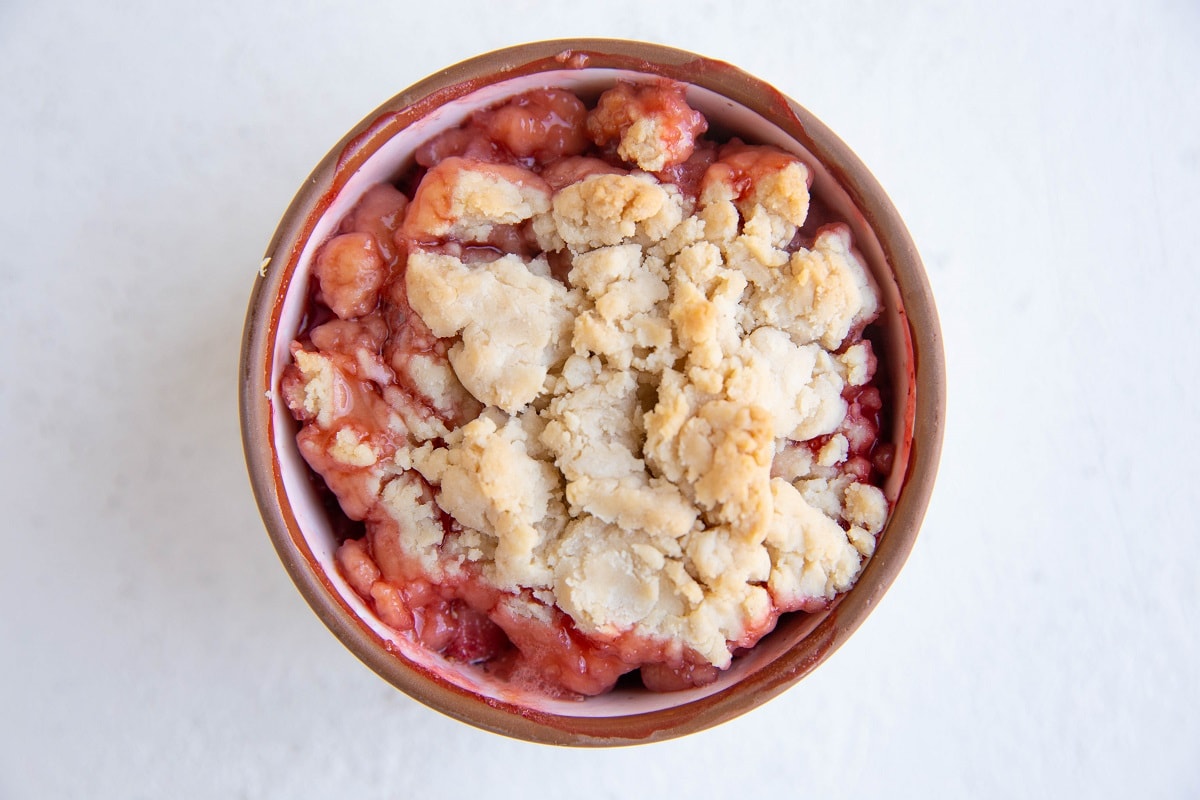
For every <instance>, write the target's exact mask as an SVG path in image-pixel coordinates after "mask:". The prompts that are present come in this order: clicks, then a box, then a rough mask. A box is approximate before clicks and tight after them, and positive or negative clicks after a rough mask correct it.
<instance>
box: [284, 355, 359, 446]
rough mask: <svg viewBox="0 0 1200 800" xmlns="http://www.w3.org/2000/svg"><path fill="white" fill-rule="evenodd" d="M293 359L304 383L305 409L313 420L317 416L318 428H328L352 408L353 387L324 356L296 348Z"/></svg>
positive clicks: (303, 401)
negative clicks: (351, 393) (351, 391)
mask: <svg viewBox="0 0 1200 800" xmlns="http://www.w3.org/2000/svg"><path fill="white" fill-rule="evenodd" d="M293 358H294V359H295V361H296V366H297V367H298V368H299V369H300V375H301V377H302V378H303V380H304V393H303V397H302V399H301V403H302V406H303V409H304V411H305V412H306V413H307V414H308V415H309V416H310V417H315V419H316V422H317V425H318V427H321V428H328V427H329V426H330V425H332V424H333V420H334V419H335V418H336V417H340V416H342V415H343V414H345V413H346V411H347V410H348V409H349V407H350V387H349V385H348V384H347V383H346V378H345V376H344V375H342V373H341V371H340V370H339V369H338V368H337V367H335V366H334V365H333V362H332V361H330V360H329V359H328V358H326V357H325V356H323V355H321V354H320V353H312V352H309V351H307V350H301V349H296V351H295V353H294V354H293Z"/></svg>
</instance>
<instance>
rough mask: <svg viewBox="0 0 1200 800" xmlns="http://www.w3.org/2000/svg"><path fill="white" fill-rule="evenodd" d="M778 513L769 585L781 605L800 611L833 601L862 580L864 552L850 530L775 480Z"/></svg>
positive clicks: (771, 533)
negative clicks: (844, 528)
mask: <svg viewBox="0 0 1200 800" xmlns="http://www.w3.org/2000/svg"><path fill="white" fill-rule="evenodd" d="M771 491H772V495H773V498H774V508H775V514H774V517H773V520H772V523H771V525H770V528H769V530H768V532H767V537H766V544H767V548H768V549H769V550H771V551H772V552H771V563H772V564H773V567H772V569H771V576H770V579H769V580H768V581H767V586H768V587H769V589H770V591H771V595H772V596H773V597H775V599H776V602H778V603H780V604H781V605H783V606H785V607H790V608H800V607H804V606H808V605H813V604H820V603H822V602H824V601H829V600H832V599H833V598H834V596H835V595H837V593H838V592H842V591H845V590H846V589H849V588H850V586H851V585H852V584H853V582H854V579H855V578H856V577H858V573H859V570H860V569H861V566H862V554H861V553H860V552H859V551H858V549H857V548H856V547H855V546H854V544H852V543H851V541H850V539H849V537H848V535H847V533H846V531H844V530H842V528H841V526H840V525H838V524H837V523H836V522H835V521H834V520H833V519H831V518H830V517H828V516H826V515H825V514H823V513H821V511H820V510H818V509H816V508H814V507H813V506H811V505H809V504H808V503H807V502H806V501H805V499H804V496H803V495H801V494H800V492H798V491H796V489H795V488H794V487H793V486H792V485H791V484H789V483H787V482H786V481H783V480H779V479H776V480H774V481H772V482H771Z"/></svg>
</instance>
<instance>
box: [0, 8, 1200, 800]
mask: <svg viewBox="0 0 1200 800" xmlns="http://www.w3.org/2000/svg"><path fill="white" fill-rule="evenodd" d="M589 34H590V35H612V36H625V37H630V38H640V39H648V40H655V41H660V42H663V43H666V44H672V45H675V46H678V47H683V48H685V49H690V50H693V51H696V52H698V53H701V54H705V55H709V56H713V57H716V58H721V59H724V60H727V61H730V62H733V63H735V64H738V65H739V66H742V67H743V68H745V69H747V70H749V71H750V72H752V73H754V74H757V75H758V76H760V77H762V78H764V79H766V80H768V81H770V82H772V83H774V84H776V85H777V86H778V87H779V88H781V89H782V90H783V91H784V92H785V93H787V94H789V95H791V96H792V97H794V98H796V99H797V100H798V101H799V102H801V103H802V104H804V105H806V106H807V107H808V108H809V109H811V110H812V111H813V112H814V113H816V114H817V115H818V116H819V117H821V118H822V119H823V120H824V121H825V122H826V123H828V124H829V125H830V126H831V127H832V128H833V129H834V130H835V131H837V132H838V133H839V134H840V135H841V136H842V137H843V138H844V139H845V140H846V141H847V142H848V143H849V144H850V145H851V147H853V148H854V149H855V150H856V151H857V152H858V153H859V155H860V156H861V157H862V158H863V160H864V161H865V162H866V163H867V164H868V166H869V167H870V168H871V169H872V170H873V171H874V172H875V174H876V176H877V177H878V178H879V179H880V181H881V182H882V183H883V185H884V186H885V187H886V188H887V189H888V191H889V193H890V194H891V196H892V198H893V199H894V201H895V202H896V205H897V206H898V207H899V209H900V211H901V213H902V214H903V215H904V217H905V219H906V220H907V221H908V223H909V226H910V229H911V231H912V234H913V237H914V238H915V240H916V242H917V244H918V246H919V247H920V249H921V251H922V253H923V255H924V258H925V262H926V265H927V268H928V270H929V274H930V279H931V282H932V285H933V288H934V292H935V294H936V297H937V299H938V303H939V306H940V311H941V316H942V324H943V327H944V332H945V342H946V355H947V361H948V369H949V379H950V380H949V406H948V407H949V413H948V419H947V424H946V446H945V452H944V456H943V460H942V469H941V474H940V478H939V481H938V485H937V487H936V490H935V494H934V498H933V503H932V506H931V507H930V510H929V514H928V517H927V521H926V525H925V527H924V529H923V532H922V534H921V536H920V538H919V539H918V541H917V545H916V548H915V550H914V551H913V554H912V557H911V559H910V560H909V563H908V566H907V567H906V569H905V571H904V572H903V573H902V574H901V576H900V579H899V580H898V582H897V583H896V584H895V585H894V587H893V588H892V590H891V592H890V593H889V594H888V595H887V597H886V598H885V599H884V601H883V603H882V604H881V606H880V607H879V609H878V611H877V612H876V613H875V614H874V615H873V616H872V617H871V618H870V619H869V620H868V621H867V623H866V624H865V625H864V626H863V627H862V629H861V630H860V632H859V633H858V634H856V636H855V637H854V638H853V639H852V640H851V641H850V642H849V643H848V644H847V645H846V646H845V647H844V648H843V649H841V650H840V651H839V652H838V653H836V654H835V655H834V656H833V657H832V659H831V660H830V661H829V662H827V663H826V664H825V665H824V666H822V667H821V668H820V669H819V670H818V671H817V672H816V673H815V674H813V675H812V676H811V677H810V678H808V679H806V680H805V681H803V682H802V683H800V684H799V685H798V686H797V687H795V688H794V689H792V690H791V691H790V692H788V693H787V694H785V695H784V696H782V697H780V698H779V699H777V700H775V701H773V702H771V703H769V704H768V705H766V706H764V707H762V708H761V709H759V710H757V711H755V712H753V713H751V714H749V715H747V716H745V717H742V718H740V719H738V720H736V721H734V722H731V723H728V724H726V725H724V726H722V727H720V728H718V729H715V730H712V731H709V732H706V733H703V734H699V735H695V736H692V737H689V738H686V739H683V740H679V741H674V742H670V743H664V744H658V745H652V746H645V747H638V748H632V749H624V750H608V751H570V750H563V749H555V748H549V747H541V746H535V745H530V744H525V743H521V742H515V741H509V740H506V739H502V738H500V737H497V736H494V735H491V734H487V733H482V732H479V731H476V730H474V729H472V728H469V727H467V726H464V725H462V724H459V723H457V722H454V721H451V720H449V719H446V718H443V717H442V716H440V715H438V714H437V713H435V712H432V711H430V710H427V709H426V708H424V707H422V706H420V705H418V704H417V703H415V702H413V701H411V700H409V699H407V698H406V697H404V696H403V695H401V694H399V693H398V692H396V691H395V690H393V689H392V688H390V687H389V686H388V685H386V684H385V683H383V682H382V681H381V680H380V679H379V678H377V677H376V676H375V675H374V674H373V673H371V672H370V671H369V670H368V669H367V668H366V667H364V666H362V665H361V664H360V663H359V662H358V661H357V660H355V659H354V658H353V657H352V656H351V655H350V654H349V652H348V651H346V650H344V649H343V648H342V646H341V645H340V644H338V643H337V641H336V640H335V639H334V637H333V636H332V635H331V634H330V633H328V632H327V631H326V629H325V628H324V627H323V626H322V625H321V623H320V622H319V621H318V620H317V618H316V617H315V616H314V615H313V614H312V612H311V611H310V610H309V609H308V607H307V605H306V604H305V603H304V601H303V600H302V599H301V597H300V595H299V594H298V593H297V592H296V591H295V589H294V588H293V587H292V585H291V583H290V582H289V581H288V579H287V577H286V575H285V573H284V571H283V569H282V568H281V566H280V565H279V562H278V560H277V558H276V556H275V553H274V551H273V550H272V548H271V545H270V544H269V542H268V539H267V537H266V534H265V533H264V531H263V528H262V525H261V522H260V520H259V517H258V514H257V511H256V508H255V505H254V502H253V500H252V498H251V494H250V490H249V485H248V481H247V479H246V475H245V469H244V465H243V461H242V453H241V443H240V438H239V433H238V427H237V408H236V376H237V358H238V351H239V342H240V338H241V328H242V321H243V315H244V312H245V305H246V300H247V298H248V296H249V292H250V289H251V286H252V284H253V281H254V274H255V271H256V270H257V268H258V265H259V260H260V258H261V256H262V252H263V250H264V248H265V246H266V244H267V241H268V239H269V237H270V235H271V233H272V231H273V229H274V226H275V223H276V221H277V220H278V218H279V215H280V214H281V213H282V212H283V210H284V208H285V207H286V205H287V203H288V202H289V200H290V199H291V196H292V194H293V193H294V192H295V190H296V189H297V188H298V187H299V186H300V183H301V181H302V180H303V179H304V178H305V176H306V175H307V174H308V172H309V171H310V170H311V168H312V167H313V166H314V165H315V164H316V163H317V161H318V160H319V159H320V158H321V157H322V156H323V155H324V153H325V152H326V151H327V150H328V149H329V148H330V147H331V146H332V145H333V143H334V142H336V141H337V139H339V138H340V137H341V135H342V134H343V132H344V131H346V130H347V129H349V128H350V127H351V126H352V125H353V124H355V123H356V122H357V121H358V120H359V119H360V118H361V117H363V116H365V115H366V114H367V113H368V112H369V111H370V110H371V109H373V108H374V107H375V106H376V105H378V104H379V103H381V102H382V101H383V100H385V99H386V98H388V97H389V96H391V95H392V94H394V93H396V92H397V91H399V90H400V89H402V88H404V87H406V86H408V85H409V84H411V83H413V82H415V81H416V80H418V79H420V78H422V77H424V76H425V75H427V74H429V73H431V72H434V71H436V70H437V69H439V68H440V67H442V66H444V65H447V64H450V63H452V62H455V61H458V60H460V59H462V58H466V57H468V56H471V55H475V54H477V53H479V52H483V51H485V50H489V49H492V48H495V47H499V46H504V45H508V44H513V43H517V42H520V41H527V40H532V39H541V38H553V37H557V36H569V35H589ZM1198 43H1200V7H1198V6H1197V4H1196V3H1195V2H1175V3H1166V2H1145V3H1132V2H1131V3H1121V4H1113V3H1104V2H1101V3H1093V4H1077V3H1071V4H1057V5H1043V4H1042V3H1030V4H1024V5H1018V4H1004V3H996V2H988V3H979V4H964V3H957V2H946V3H939V4H914V5H909V4H905V3H899V2H893V1H892V0H885V1H884V2H828V3H813V2H795V0H787V1H786V2H774V3H763V4H758V5H756V4H754V3H750V2H737V3H714V2H709V1H708V0H690V1H689V2H661V3H652V2H649V0H645V1H644V2H622V3H614V4H611V5H610V6H602V4H590V5H589V6H587V7H586V8H583V7H581V6H576V5H575V4H572V3H566V2H534V0H508V1H507V2H494V1H493V0H486V1H485V0H479V1H478V2H450V1H448V0H441V1H440V2H421V3H403V2H399V1H398V0H392V1H391V2H378V3H374V4H359V3H345V4H341V3H334V2H327V3H317V2H297V0H288V1H287V2H284V1H283V0H280V2H275V3H272V4H252V3H246V2H233V1H232V0H206V1H205V2H192V3H187V4H183V3H181V4H178V5H177V7H173V6H172V5H171V4H169V3H158V2H151V1H150V0H139V1H138V2H105V3H100V2H96V3H78V4H74V5H72V4H61V3H56V2H33V1H32V0H29V1H28V2H22V0H7V2H0V100H2V102H0V339H2V343H0V499H2V501H3V507H4V508H5V509H7V510H8V512H9V513H8V514H7V522H4V523H0V526H2V532H0V546H2V548H3V550H2V553H0V615H2V616H0V797H2V798H4V799H5V800H8V799H9V798H39V799H40V798H66V797H87V798H100V799H103V798H139V797H147V798H167V797H169V798H192V797H195V798H216V797H221V798H224V797H237V798H240V797H246V798H258V797H270V798H304V797H333V796H341V797H353V798H374V797H456V796H457V797H471V798H489V800H493V799H494V798H505V797H534V796H559V795H565V793H568V792H569V793H570V796H578V797H612V798H625V797H634V796H641V795H645V796H657V797H668V796H671V797H683V796H689V795H696V796H707V797H722V796H745V795H748V794H750V793H753V795H754V796H756V797H776V796H788V797H823V798H830V797H854V796H863V797H879V796H890V797H993V796H994V797H1039V796H1041V797H1070V796H1077V797H1124V796H1137V797H1196V796H1198V795H1200V637H1198V636H1197V632H1196V631H1197V623H1196V619H1197V616H1198V615H1200V589H1198V588H1197V568H1198V564H1200V536H1198V533H1200V530H1198V529H1200V526H1198V525H1197V518H1198V516H1200V514H1198V512H1200V508H1198V504H1197V501H1196V499H1195V496H1196V495H1195V490H1194V486H1193V485H1194V483H1195V475H1196V472H1197V467H1198V463H1200V460H1198V454H1200V437H1198V431H1200V424H1198V422H1197V416H1198V415H1200V404H1198V401H1197V387H1198V385H1200V384H1198V380H1197V369H1198V368H1200V358H1198V353H1197V345H1196V336H1195V321H1196V318H1197V315H1198V306H1200V292H1198V288H1200V277H1198V276H1197V270H1198V268H1200V264H1198V259H1197V253H1198V252H1200V133H1198V131H1200V88H1198V87H1200V79H1198V76H1200V44H1198Z"/></svg>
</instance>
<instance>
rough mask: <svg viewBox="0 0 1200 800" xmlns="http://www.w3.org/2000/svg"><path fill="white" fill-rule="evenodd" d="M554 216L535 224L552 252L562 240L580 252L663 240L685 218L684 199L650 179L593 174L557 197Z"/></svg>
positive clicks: (652, 178) (537, 221)
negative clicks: (609, 246) (633, 242)
mask: <svg viewBox="0 0 1200 800" xmlns="http://www.w3.org/2000/svg"><path fill="white" fill-rule="evenodd" d="M552 208H553V213H552V214H551V215H550V216H549V217H546V216H543V217H539V218H538V219H536V220H534V230H535V231H536V232H537V234H538V237H539V242H541V243H542V245H543V247H546V249H548V250H553V249H558V246H556V245H557V243H558V242H563V243H565V244H566V246H567V247H569V248H571V249H572V250H573V251H576V252H580V251H584V250H591V249H594V248H597V247H604V246H607V245H614V244H621V243H622V242H625V241H636V242H639V243H642V244H648V243H650V242H655V241H658V240H659V239H662V238H663V237H664V236H666V235H667V234H668V233H670V232H671V230H672V229H673V228H674V227H675V226H676V225H678V224H679V223H680V222H681V221H682V220H683V197H682V195H680V193H679V190H678V189H677V188H675V186H673V185H671V184H660V183H659V182H658V181H656V180H655V179H654V177H653V176H651V175H644V174H634V175H592V176H590V177H587V178H584V179H583V180H581V181H579V182H578V183H573V184H571V185H570V186H567V187H566V188H564V189H562V190H561V191H559V192H558V193H557V194H556V195H554V201H553V204H552Z"/></svg>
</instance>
